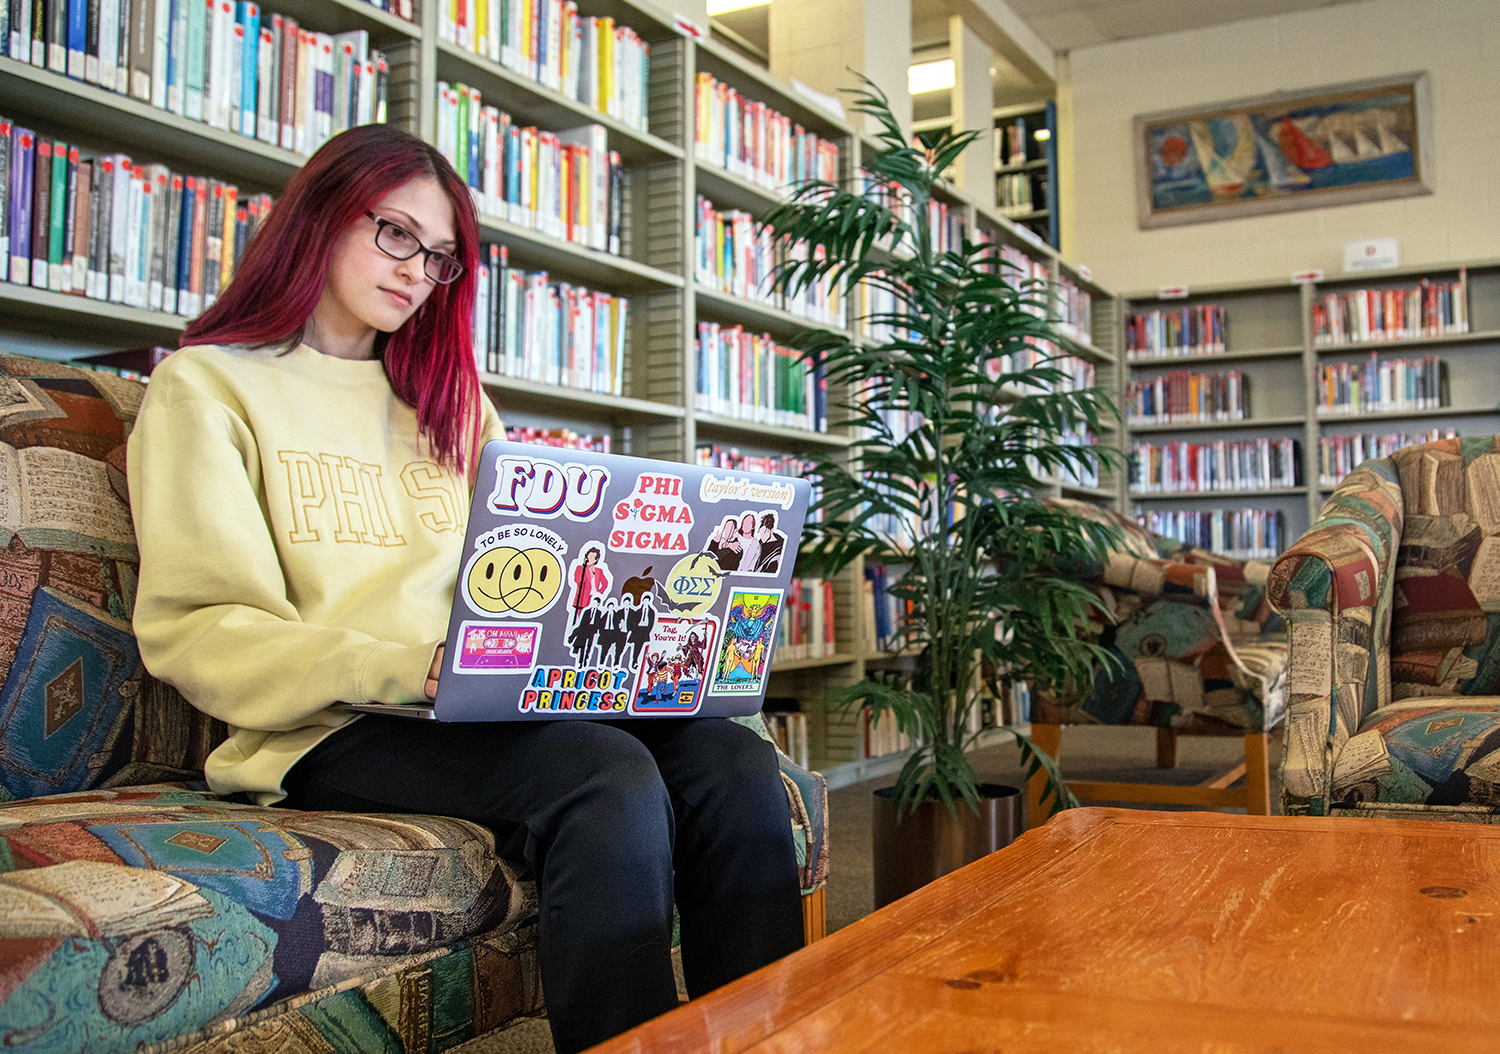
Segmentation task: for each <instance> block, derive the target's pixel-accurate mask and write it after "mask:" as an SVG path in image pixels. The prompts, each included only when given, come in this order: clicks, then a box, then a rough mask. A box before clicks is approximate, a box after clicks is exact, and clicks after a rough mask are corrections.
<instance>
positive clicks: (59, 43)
mask: <svg viewBox="0 0 1500 1054" xmlns="http://www.w3.org/2000/svg"><path fill="white" fill-rule="evenodd" d="M45 2H46V8H47V15H46V26H47V30H46V32H47V52H46V54H47V69H49V70H51V71H52V72H53V73H61V74H65V75H66V74H67V72H68V7H69V0H45Z"/></svg>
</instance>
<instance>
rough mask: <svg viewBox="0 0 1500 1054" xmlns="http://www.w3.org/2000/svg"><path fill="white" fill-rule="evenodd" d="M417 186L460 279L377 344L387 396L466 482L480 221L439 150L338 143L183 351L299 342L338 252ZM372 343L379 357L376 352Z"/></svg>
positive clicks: (286, 195) (303, 177)
mask: <svg viewBox="0 0 1500 1054" xmlns="http://www.w3.org/2000/svg"><path fill="white" fill-rule="evenodd" d="M423 176H430V177H432V178H434V179H436V180H437V181H438V184H439V185H440V186H441V187H442V188H443V193H444V194H446V195H447V197H448V201H449V203H450V204H451V205H452V206H453V218H454V228H455V234H454V237H455V240H456V241H457V243H458V244H457V247H456V248H455V249H454V250H453V255H454V256H456V257H457V258H458V259H459V260H460V261H461V262H462V263H463V265H464V273H463V275H462V276H461V277H460V278H459V279H458V280H457V281H455V282H452V283H450V284H448V285H439V286H437V287H436V288H434V289H433V291H432V294H431V295H430V296H429V297H428V298H427V301H426V303H424V304H423V305H422V307H421V308H420V309H419V310H418V311H417V313H416V314H414V315H413V316H412V317H411V318H409V319H407V321H406V323H405V324H404V325H402V327H401V328H400V329H398V330H396V331H395V332H394V333H391V334H390V335H389V337H388V338H387V339H386V340H385V348H384V353H383V355H382V358H383V360H384V363H385V373H386V376H387V377H388V378H389V379H390V382H391V389H392V390H393V391H394V392H395V393H396V395H397V396H398V397H399V398H400V399H401V400H402V401H403V402H405V403H406V404H407V405H408V406H410V407H412V409H414V410H415V411H416V413H417V424H418V426H419V427H420V428H421V430H422V434H423V435H424V436H425V437H426V438H427V441H428V443H429V444H430V445H431V447H432V449H433V451H434V452H435V453H436V454H437V456H438V460H439V461H441V462H443V463H444V464H447V465H450V466H452V467H454V468H456V469H457V470H458V471H459V472H463V471H464V470H465V469H466V467H467V466H468V465H469V463H470V460H471V458H473V456H474V455H475V454H476V453H477V448H478V443H479V423H480V421H479V412H480V406H481V403H480V400H481V399H483V398H484V396H483V394H482V393H481V391H480V386H479V374H478V372H477V371H476V370H475V368H474V347H473V333H472V329H471V323H470V319H471V318H472V316H473V312H474V273H475V271H476V270H477V267H476V264H477V262H478V259H479V220H478V217H477V216H476V215H475V212H474V202H473V201H472V199H470V197H469V190H468V188H467V187H466V186H464V184H463V182H462V181H461V180H460V179H459V178H458V173H457V172H455V171H454V170H453V166H452V165H450V164H449V163H448V159H447V158H445V157H443V155H442V154H440V153H439V152H438V151H437V150H436V149H435V148H433V147H431V146H429V145H428V144H426V143H424V142H422V140H420V139H418V138H417V137H416V136H413V135H410V134H408V133H406V132H403V131H400V130H399V129H396V128H392V127H390V126H388V125H383V124H369V125H361V126H360V127H357V128H351V129H349V130H348V131H347V132H343V133H340V134H339V135H336V136H334V137H333V138H332V139H330V140H329V141H328V142H327V143H325V144H323V146H322V147H321V148H320V149H319V150H318V152H317V153H315V154H313V156H312V157H311V158H310V159H309V160H308V162H307V164H306V165H304V166H303V168H302V170H301V171H300V172H298V173H297V174H296V175H295V176H293V177H292V180H291V182H290V183H288V184H287V186H286V190H285V191H284V192H283V193H282V195H281V197H280V198H278V199H277V201H276V206H275V208H273V209H272V210H271V216H270V218H269V219H268V220H266V222H265V225H264V226H263V227H261V229H260V231H259V232H258V233H257V234H256V235H255V237H254V238H252V239H251V241H250V244H249V246H247V247H246V249H245V255H244V257H243V259H241V261H240V263H239V265H238V266H237V267H236V268H235V272H234V281H232V282H230V283H229V285H228V286H227V287H225V289H224V291H223V292H222V293H221V294H220V295H219V299H218V300H217V301H216V302H215V303H214V305H213V306H212V307H210V308H209V309H208V310H207V311H205V312H204V313H203V314H201V315H199V316H198V318H197V319H195V320H194V321H193V323H192V324H191V325H190V326H188V328H187V330H186V331H185V332H184V333H183V335H182V339H181V340H180V341H179V346H181V347H187V346H188V345H191V344H238V345H243V346H246V347H252V348H263V347H273V346H277V345H284V344H290V343H293V342H295V341H297V340H299V339H301V336H302V332H303V329H304V327H305V326H306V325H307V320H308V319H309V318H311V317H312V313H313V308H315V307H316V306H317V304H318V301H319V299H320V298H321V297H322V296H323V285H324V283H325V282H326V281H327V280H328V265H329V260H330V258H331V256H332V254H333V245H334V242H335V241H336V240H337V239H338V237H339V235H340V234H342V233H343V232H344V231H345V230H346V229H347V228H348V227H349V225H350V224H352V223H355V222H356V221H358V220H360V219H362V218H363V217H364V215H365V213H366V212H367V211H368V210H370V209H371V208H373V207H374V206H375V204H376V203H377V202H378V201H380V199H381V198H383V197H384V196H385V195H386V194H387V193H389V192H390V191H391V190H394V189H395V188H396V187H399V186H401V185H402V184H403V183H406V182H409V181H410V180H413V179H419V178H421V177H423ZM378 341H379V338H377V345H376V346H377V348H378V347H379V343H378Z"/></svg>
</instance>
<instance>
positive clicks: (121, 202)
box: [108, 154, 133, 304]
mask: <svg viewBox="0 0 1500 1054" xmlns="http://www.w3.org/2000/svg"><path fill="white" fill-rule="evenodd" d="M132 168H133V166H132V164H131V161H130V158H128V157H126V156H125V155H124V154H116V155H115V172H114V180H113V187H112V188H111V189H112V193H113V197H114V200H113V201H112V202H111V203H110V212H109V216H110V231H109V265H108V266H109V286H108V290H109V292H108V299H109V301H110V302H111V303H115V304H123V303H125V250H126V245H127V243H128V242H129V239H130V182H131V179H130V176H131V170H132Z"/></svg>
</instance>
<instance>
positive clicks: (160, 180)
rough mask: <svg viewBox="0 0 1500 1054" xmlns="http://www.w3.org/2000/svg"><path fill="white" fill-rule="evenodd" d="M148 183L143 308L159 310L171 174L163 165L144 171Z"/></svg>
mask: <svg viewBox="0 0 1500 1054" xmlns="http://www.w3.org/2000/svg"><path fill="white" fill-rule="evenodd" d="M147 177H148V178H149V179H150V180H151V182H150V184H149V186H150V188H151V261H150V268H149V270H148V279H147V285H146V306H147V307H148V308H150V309H151V310H152V311H161V310H163V303H164V298H165V293H166V287H167V217H168V215H169V213H170V211H171V194H172V173H171V172H169V171H168V170H167V166H166V165H152V166H151V167H150V168H149V169H147Z"/></svg>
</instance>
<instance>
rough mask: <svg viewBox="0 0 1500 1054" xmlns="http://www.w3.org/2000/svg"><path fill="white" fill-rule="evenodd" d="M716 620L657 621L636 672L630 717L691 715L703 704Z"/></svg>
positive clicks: (706, 616)
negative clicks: (639, 715) (704, 684)
mask: <svg viewBox="0 0 1500 1054" xmlns="http://www.w3.org/2000/svg"><path fill="white" fill-rule="evenodd" d="M718 633H719V620H718V619H716V618H714V617H713V616H712V615H705V616H702V617H699V618H677V617H675V616H671V615H666V616H663V617H662V618H659V619H657V620H656V625H655V627H654V628H653V629H652V631H651V639H650V641H648V642H647V644H646V648H645V650H644V652H643V653H642V655H641V661H640V664H639V666H638V667H637V669H636V681H635V692H634V693H633V694H632V696H631V699H630V712H631V713H632V714H693V713H697V712H698V708H699V707H700V706H701V705H702V703H703V699H702V696H703V678H704V675H705V674H706V673H707V672H708V662H709V657H710V656H711V655H713V648H714V638H715V637H717V636H718Z"/></svg>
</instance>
